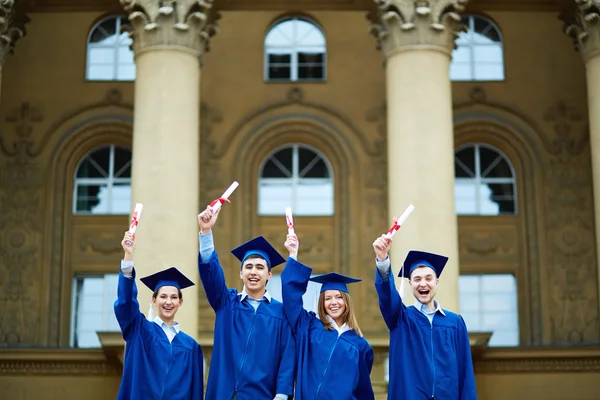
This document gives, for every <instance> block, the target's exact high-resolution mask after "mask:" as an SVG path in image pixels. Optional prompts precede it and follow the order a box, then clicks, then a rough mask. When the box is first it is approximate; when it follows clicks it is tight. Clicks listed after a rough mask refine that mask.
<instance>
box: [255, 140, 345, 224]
mask: <svg viewBox="0 0 600 400" xmlns="http://www.w3.org/2000/svg"><path fill="white" fill-rule="evenodd" d="M285 207H292V211H293V213H294V215H297V216H330V215H333V211H334V186H333V174H332V171H331V167H330V165H329V161H328V160H327V158H326V157H325V156H324V155H322V154H321V153H319V152H318V151H317V150H314V149H312V148H311V147H309V146H305V145H299V144H293V145H288V146H285V147H282V148H279V149H277V150H275V151H274V152H273V153H271V155H269V156H268V157H267V158H266V159H265V160H264V161H263V163H262V165H261V167H260V174H259V182H258V214H259V215H263V216H265V215H284V214H285Z"/></svg>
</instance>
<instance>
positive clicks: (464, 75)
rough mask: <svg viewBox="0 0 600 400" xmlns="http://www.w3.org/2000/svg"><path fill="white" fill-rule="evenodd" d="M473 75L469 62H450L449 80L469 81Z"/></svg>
mask: <svg viewBox="0 0 600 400" xmlns="http://www.w3.org/2000/svg"><path fill="white" fill-rule="evenodd" d="M472 76H473V71H472V69H471V63H458V62H453V63H451V64H450V80H452V81H470V80H471V78H472Z"/></svg>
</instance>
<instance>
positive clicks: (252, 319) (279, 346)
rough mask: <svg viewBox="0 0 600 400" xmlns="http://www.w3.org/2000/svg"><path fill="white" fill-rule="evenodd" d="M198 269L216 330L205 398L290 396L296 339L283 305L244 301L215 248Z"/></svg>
mask: <svg viewBox="0 0 600 400" xmlns="http://www.w3.org/2000/svg"><path fill="white" fill-rule="evenodd" d="M198 270H199V272H200V279H201V280H202V285H203V286H204V290H205V291H206V297H207V299H208V302H209V303H210V305H211V307H212V308H213V309H214V310H215V313H216V321H215V334H214V346H213V352H212V358H211V362H210V370H209V374H208V383H207V387H206V399H207V400H230V399H232V398H233V397H234V395H235V399H236V400H273V398H274V397H275V395H276V394H278V393H281V394H287V395H292V393H293V388H294V375H295V362H296V357H295V343H294V338H293V336H292V332H291V330H290V327H289V325H288V324H287V322H286V321H285V318H284V316H283V305H282V304H281V302H279V301H277V300H275V299H272V300H271V302H267V301H261V302H260V305H259V306H258V309H257V310H254V307H252V305H251V304H249V303H248V302H247V301H240V297H239V296H238V291H237V289H228V288H227V286H226V285H225V277H224V275H223V269H222V268H221V264H220V263H219V258H218V256H217V253H216V252H215V251H213V253H212V255H211V257H210V259H209V260H208V262H203V261H202V258H201V256H200V254H198Z"/></svg>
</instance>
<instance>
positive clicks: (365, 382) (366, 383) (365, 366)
mask: <svg viewBox="0 0 600 400" xmlns="http://www.w3.org/2000/svg"><path fill="white" fill-rule="evenodd" d="M373 358H374V355H373V348H372V347H370V346H369V349H368V350H367V351H365V352H361V354H360V360H359V364H358V387H357V388H356V393H355V395H356V398H357V399H364V400H368V399H374V398H375V394H374V393H373V386H372V384H371V370H372V369H373Z"/></svg>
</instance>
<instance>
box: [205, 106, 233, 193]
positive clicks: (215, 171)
mask: <svg viewBox="0 0 600 400" xmlns="http://www.w3.org/2000/svg"><path fill="white" fill-rule="evenodd" d="M222 121H223V116H222V114H221V112H220V111H219V110H217V109H216V108H212V107H210V106H208V104H206V103H204V102H202V103H201V104H200V171H201V175H202V178H201V179H200V185H201V187H202V190H201V193H202V194H204V196H202V197H205V198H201V199H200V201H201V204H204V203H206V204H208V203H209V202H210V201H212V200H214V199H215V198H217V197H219V196H220V195H221V194H222V192H223V187H225V185H227V184H226V183H225V182H224V180H223V179H224V178H223V177H222V176H221V168H220V167H219V160H218V157H217V154H216V151H217V144H216V143H215V140H214V137H213V135H212V133H213V125H214V124H219V123H221V122H222ZM219 191H220V192H219ZM207 196H208V197H207Z"/></svg>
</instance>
